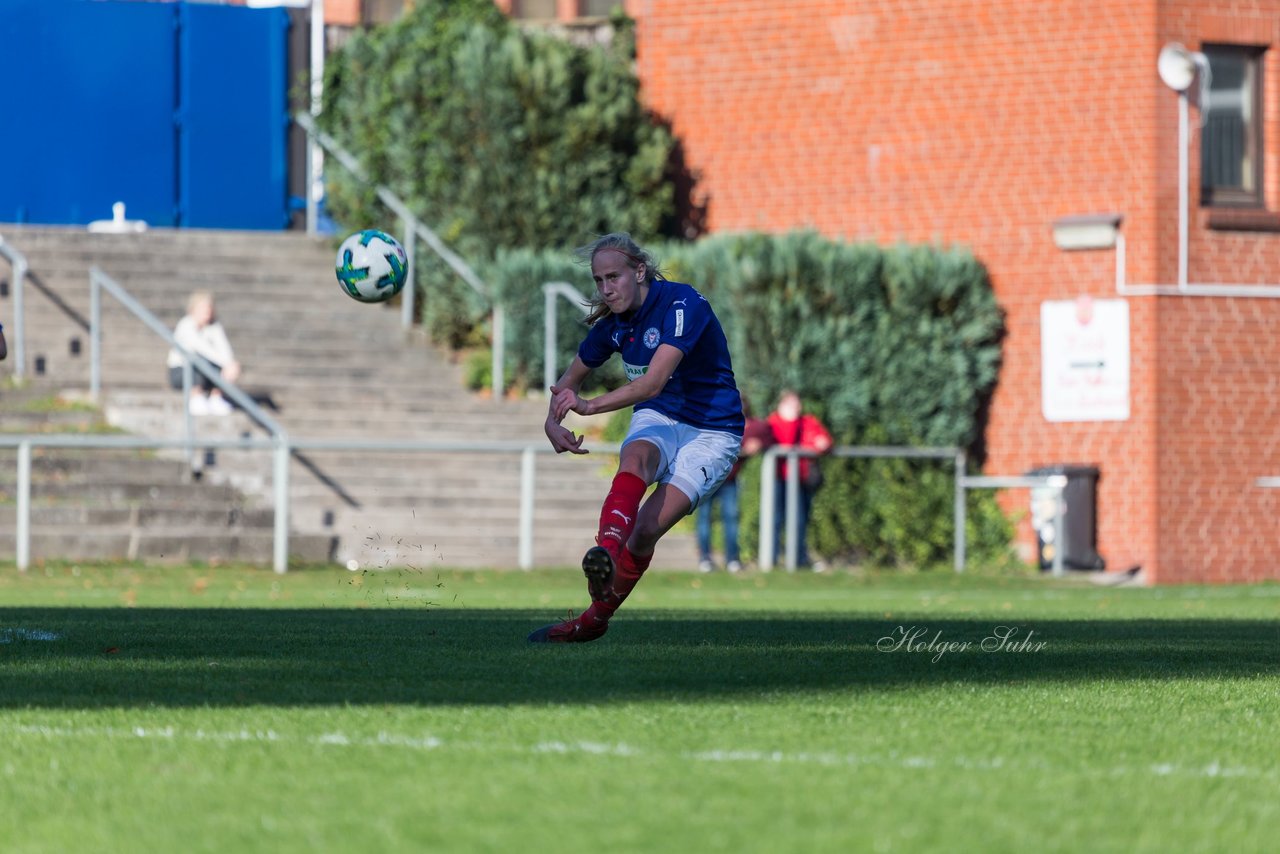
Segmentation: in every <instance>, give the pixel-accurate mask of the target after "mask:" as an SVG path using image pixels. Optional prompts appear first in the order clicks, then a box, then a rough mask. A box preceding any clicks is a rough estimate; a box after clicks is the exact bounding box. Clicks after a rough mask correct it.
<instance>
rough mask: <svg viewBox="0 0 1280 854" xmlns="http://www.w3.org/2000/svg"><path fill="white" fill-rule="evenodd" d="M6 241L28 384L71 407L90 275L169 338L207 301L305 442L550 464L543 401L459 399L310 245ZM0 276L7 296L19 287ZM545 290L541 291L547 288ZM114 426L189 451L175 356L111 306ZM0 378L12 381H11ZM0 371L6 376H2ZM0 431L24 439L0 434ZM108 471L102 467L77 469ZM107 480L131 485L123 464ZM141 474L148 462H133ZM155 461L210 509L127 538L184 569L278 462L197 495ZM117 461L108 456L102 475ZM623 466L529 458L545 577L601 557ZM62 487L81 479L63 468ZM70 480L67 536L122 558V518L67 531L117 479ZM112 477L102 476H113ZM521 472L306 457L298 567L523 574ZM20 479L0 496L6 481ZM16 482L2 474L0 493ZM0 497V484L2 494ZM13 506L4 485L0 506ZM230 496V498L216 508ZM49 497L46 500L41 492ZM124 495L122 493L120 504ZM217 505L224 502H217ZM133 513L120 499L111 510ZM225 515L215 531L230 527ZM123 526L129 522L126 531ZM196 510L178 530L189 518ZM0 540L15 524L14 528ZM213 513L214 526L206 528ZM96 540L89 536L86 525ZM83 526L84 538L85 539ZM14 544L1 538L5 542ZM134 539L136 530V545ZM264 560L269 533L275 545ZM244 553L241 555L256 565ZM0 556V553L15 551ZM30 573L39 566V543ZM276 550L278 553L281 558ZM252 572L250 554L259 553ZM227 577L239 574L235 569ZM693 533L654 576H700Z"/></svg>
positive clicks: (439, 363) (235, 472)
mask: <svg viewBox="0 0 1280 854" xmlns="http://www.w3.org/2000/svg"><path fill="white" fill-rule="evenodd" d="M0 233H3V234H4V236H5V239H6V240H7V241H8V242H9V243H10V244H11V245H13V246H14V247H16V248H17V249H18V250H20V251H21V252H23V253H24V254H25V255H26V256H27V259H28V261H29V262H30V265H31V274H30V275H29V278H28V282H27V291H26V300H25V309H26V315H27V340H26V349H27V357H28V358H27V362H28V371H29V372H30V371H31V370H32V368H33V365H35V364H36V362H37V360H39V364H40V367H42V368H43V372H42V373H41V374H39V375H38V376H35V377H34V384H35V385H37V386H40V387H44V388H48V389H55V390H57V391H58V392H65V393H66V394H67V395H69V396H71V397H74V396H75V395H83V393H84V391H85V390H86V389H87V387H88V379H89V356H88V353H89V344H88V334H87V318H88V314H89V287H88V269H89V267H90V266H92V265H96V266H98V267H100V268H102V269H103V271H104V272H106V273H107V274H108V275H110V276H111V277H112V278H113V279H115V280H116V281H117V282H119V283H120V284H121V285H122V286H124V287H125V288H126V289H127V290H128V291H129V292H130V293H131V294H132V295H133V296H134V297H135V298H136V299H138V300H139V301H140V302H141V303H142V304H143V305H145V306H147V307H148V308H150V309H151V311H153V312H154V313H155V314H156V315H157V316H158V317H159V318H160V319H161V320H162V321H163V322H164V323H165V324H166V325H168V326H170V327H172V326H173V324H175V323H176V322H177V320H178V319H179V318H180V317H181V315H182V313H183V309H184V306H185V303H186V298H187V295H188V294H189V293H190V292H191V291H192V290H195V289H205V290H209V291H211V292H212V293H213V294H214V295H215V298H216V301H217V306H218V314H219V319H220V320H221V321H222V322H223V324H224V325H225V326H226V328H227V331H228V335H229V336H230V338H231V341H232V344H233V346H234V347H235V349H236V351H237V356H238V358H239V359H240V361H241V362H242V363H243V365H244V367H245V371H244V375H243V377H242V378H241V385H242V387H244V388H245V389H246V390H248V391H250V392H251V393H252V394H253V396H254V397H255V399H256V400H258V401H259V402H260V403H261V404H263V405H264V408H266V409H267V410H268V412H270V413H271V414H272V416H273V417H274V418H275V419H276V420H277V421H279V422H280V423H281V424H282V425H284V427H285V428H286V429H287V430H288V431H289V434H290V436H291V437H292V438H294V439H314V440H330V439H332V440H341V439H360V440H368V439H387V440H399V439H421V440H431V441H490V440H493V441H502V442H517V443H527V444H530V445H534V446H536V447H539V448H541V447H544V446H545V445H546V439H545V437H544V436H543V434H542V421H543V418H544V417H545V413H546V404H545V401H543V400H542V399H519V400H517V399H507V400H498V401H494V400H490V399H486V398H485V397H484V396H478V395H475V394H473V393H471V392H469V391H467V390H466V389H465V388H464V386H463V382H462V375H461V369H460V368H459V366H458V365H457V364H454V363H453V362H452V361H451V360H450V359H449V358H448V357H447V356H446V355H445V354H442V353H441V352H439V351H438V350H437V349H436V348H434V347H433V346H432V345H431V344H430V343H429V342H427V341H426V340H425V339H424V337H423V336H422V335H421V333H419V332H416V331H415V332H408V333H406V332H405V331H403V330H402V329H401V327H400V322H399V318H400V313H399V307H398V305H390V306H369V305H362V304H360V303H357V302H355V301H353V300H351V299H349V298H347V297H346V296H344V295H343V294H342V293H341V291H340V290H339V289H338V285H337V282H336V281H335V280H334V277H333V273H332V263H333V249H332V247H331V245H330V242H329V241H328V240H327V239H315V238H309V237H307V236H305V235H302V234H299V233H292V232H290V233H278V232H277V233H259V232H225V231H197V230H152V231H148V232H146V233H143V234H130V235H107V234H88V233H86V232H83V231H81V230H79V229H64V228H50V227H22V226H0ZM7 275H8V271H7V268H6V266H5V265H0V278H7ZM537 284H538V283H531V285H530V286H531V287H536V286H537ZM11 300H12V294H11V293H10V292H6V294H5V295H0V316H3V317H5V318H6V319H11V318H12V309H11V306H10V305H7V303H9V302H10V301H11ZM102 316H103V328H104V335H103V357H102V377H103V395H104V397H103V407H102V412H103V414H104V416H105V420H106V421H107V422H108V423H109V424H110V425H112V426H113V427H115V428H119V429H124V430H127V431H129V432H131V433H137V434H142V435H147V436H180V435H181V434H182V429H183V411H182V401H181V400H180V397H181V395H180V394H179V393H177V392H174V391H172V390H170V389H169V388H168V386H167V377H166V369H165V365H164V360H165V353H166V347H165V345H164V344H163V342H161V341H160V339H159V338H158V337H156V336H155V335H154V334H152V333H151V332H150V331H148V330H147V329H146V328H145V327H144V326H143V325H142V323H141V322H140V321H139V320H137V319H136V318H135V317H134V316H133V315H132V314H130V313H129V312H128V311H127V310H126V309H124V308H123V307H122V306H120V305H119V304H118V303H117V302H116V301H115V300H114V299H113V298H111V297H110V296H108V295H105V294H104V296H103V301H102ZM4 364H7V363H0V365H4ZM0 370H4V368H3V367H0ZM7 400H8V397H3V398H0V406H4V405H5V401H7ZM3 429H4V430H5V431H6V432H16V431H15V430H13V429H11V427H10V426H8V425H6V426H5V427H4V428H3ZM196 430H197V436H199V437H209V438H214V437H218V438H234V437H237V436H244V435H252V436H264V435H265V433H264V432H263V431H262V430H261V429H260V428H259V427H258V426H257V425H255V424H254V423H253V422H252V421H251V420H250V419H249V418H248V417H247V416H246V415H245V414H243V413H239V412H237V413H235V414H233V415H231V416H226V417H221V418H219V417H201V418H198V419H196ZM82 453H83V454H84V455H86V456H93V457H95V458H97V457H104V455H106V456H110V455H107V454H106V452H103V451H96V452H82ZM115 456H117V457H121V458H123V460H118V461H117V462H123V465H122V466H121V467H120V469H117V470H116V471H115V474H113V475H112V477H117V478H118V477H120V476H121V473H122V472H121V469H127V468H129V466H128V465H127V458H128V456H129V455H128V454H127V453H125V452H120V453H119V454H116V455H115ZM133 456H134V458H135V459H138V458H140V457H141V456H142V455H138V454H134V455H133ZM150 456H151V457H153V458H155V459H154V460H152V462H156V463H160V462H164V463H166V464H171V465H176V466H177V467H178V468H177V469H175V470H174V471H175V472H176V473H172V472H171V473H169V474H165V473H162V472H160V471H159V469H156V470H150V469H148V468H147V466H145V465H142V464H141V463H139V464H138V465H137V466H136V467H135V468H136V471H133V472H130V474H131V475H134V476H136V480H137V481H138V482H139V483H148V482H149V483H151V485H153V486H156V487H161V486H164V485H166V484H172V483H183V482H184V481H185V482H188V483H187V485H188V486H195V487H197V488H198V489H200V490H204V491H206V492H207V495H208V496H210V497H211V500H210V501H204V500H203V499H201V500H200V501H197V500H196V499H195V498H194V497H193V496H188V497H184V498H181V499H179V498H176V497H175V498H174V499H173V502H174V503H172V504H171V505H170V510H172V511H175V512H170V513H159V512H154V513H152V512H144V511H143V510H141V509H138V511H137V512H136V513H134V515H133V516H130V517H128V518H129V519H136V520H137V521H136V524H135V523H133V522H131V523H130V524H132V525H133V527H134V528H137V527H138V526H142V527H145V528H146V529H147V530H148V531H154V536H153V539H154V540H155V545H154V546H153V545H152V544H151V543H150V542H149V541H148V542H147V543H142V542H140V541H139V538H138V537H133V538H132V539H131V540H129V542H133V543H135V545H134V546H133V548H134V549H135V550H136V551H137V553H138V554H139V556H149V555H152V554H157V553H158V552H159V551H161V550H162V549H163V550H165V551H164V553H165V554H166V556H167V555H169V554H172V553H174V551H173V550H176V549H177V546H176V545H164V546H162V545H161V541H162V539H163V536H164V535H163V534H162V532H164V531H169V532H172V534H173V536H174V537H175V538H176V539H174V540H172V541H171V543H173V544H176V543H178V542H179V541H182V540H184V538H185V541H186V542H187V543H188V544H189V548H188V550H187V554H191V555H195V554H197V553H198V552H200V551H201V550H200V549H198V548H196V547H195V546H196V545H197V544H198V543H199V542H200V540H199V537H198V533H197V532H198V531H202V530H204V526H205V525H208V524H212V523H211V521H210V520H211V519H214V520H216V519H222V520H232V519H234V520H236V521H237V523H238V524H240V525H241V526H242V527H244V526H246V525H247V524H248V523H249V522H250V521H251V520H252V521H253V522H255V524H256V523H257V522H259V521H261V518H262V514H264V513H265V514H266V515H267V516H269V515H270V510H271V503H270V502H271V455H270V453H269V452H267V451H239V450H234V451H233V450H225V449H223V450H218V451H216V452H210V453H207V454H205V453H202V454H199V455H198V462H199V463H200V464H201V471H200V477H199V480H198V482H197V483H195V484H191V483H189V482H190V481H191V480H192V477H191V473H190V466H189V465H188V461H186V460H185V459H183V458H182V455H181V453H180V452H177V451H172V452H170V451H161V452H155V453H152V454H150ZM104 459H105V457H104ZM613 463H614V460H613V459H612V458H610V457H607V456H594V455H593V456H587V457H569V456H567V455H566V456H564V457H556V456H554V455H548V454H539V455H538V456H537V458H536V469H537V478H536V490H535V507H536V513H535V518H534V553H533V559H534V563H535V564H536V565H554V566H563V565H571V564H574V563H576V562H577V559H578V558H579V556H580V555H581V553H582V551H583V549H584V548H585V547H586V546H587V545H589V544H590V543H591V542H592V538H593V535H594V531H595V522H596V518H597V516H598V513H599V506H600V501H601V499H602V498H603V496H604V493H605V492H606V491H607V488H608V483H609V477H610V475H611V474H612V466H613ZM59 465H60V466H62V469H63V470H64V471H65V472H67V473H68V478H70V473H71V472H72V471H73V469H74V466H72V465H71V464H70V463H59ZM78 465H81V466H82V468H81V469H79V470H77V471H78V474H77V475H76V476H77V477H79V478H80V480H79V481H76V480H75V479H74V478H70V479H69V480H68V481H67V494H66V495H64V496H63V497H61V498H59V500H58V501H57V507H58V508H59V512H60V513H63V514H65V518H66V519H67V520H69V521H68V525H69V527H71V528H75V527H77V525H78V527H79V528H80V529H84V528H85V527H86V526H92V527H93V528H94V531H95V532H101V533H102V536H103V539H104V541H105V540H107V539H110V540H111V542H113V543H117V544H118V543H119V542H121V541H122V540H121V537H120V536H119V535H118V534H113V535H112V537H107V535H106V533H105V532H106V531H108V530H114V529H115V528H116V526H120V527H121V528H126V527H128V525H126V524H125V518H126V517H124V516H122V515H117V516H107V515H100V516H80V517H77V516H75V512H80V511H73V510H71V509H69V508H70V507H72V506H73V505H72V504H71V503H69V501H70V498H71V497H73V495H74V494H77V488H79V490H80V491H79V493H78V494H80V495H81V496H83V498H84V499H85V500H84V501H82V503H81V505H80V506H81V510H82V511H83V512H84V513H88V512H89V510H90V509H91V508H94V507H97V509H100V510H105V509H107V508H109V507H113V506H114V504H113V501H115V500H116V499H114V498H101V497H100V498H99V499H97V501H98V505H105V506H97V505H95V504H94V503H93V502H92V501H90V500H89V498H90V496H91V495H93V494H95V493H94V492H93V490H92V489H91V488H90V487H91V486H95V487H96V485H97V484H104V483H109V482H111V478H109V477H108V476H107V473H106V471H103V470H97V469H95V468H94V467H93V466H90V464H89V463H88V462H86V461H83V460H82V461H81V462H80V463H78ZM101 465H106V463H102V464H101ZM520 468H521V467H520V457H519V455H518V454H515V453H507V454H494V453H471V452H466V453H464V452H451V453H442V452H431V453H425V452H404V451H396V452H366V451H338V450H309V451H304V452H299V453H297V454H295V457H294V459H293V462H292V464H291V469H290V475H289V477H290V497H291V502H292V512H291V517H290V528H291V531H293V534H292V537H291V555H292V556H293V557H298V558H300V557H308V558H311V559H315V556H316V555H317V553H319V554H320V559H330V560H334V561H337V562H339V563H346V562H347V561H349V560H357V561H359V562H360V563H361V564H362V565H365V566H375V567H381V566H402V565H409V566H415V567H419V568H421V567H424V566H430V565H441V566H451V567H452V566H459V567H507V566H515V565H516V562H517V558H518V528H519V525H518V519H519V501H520ZM12 471H13V469H12V467H8V475H7V476H8V477H9V478H10V479H11V478H12ZM5 476H6V475H5V474H4V473H3V472H2V471H0V478H3V477H5ZM5 482H6V481H4V480H3V479H0V484H4V483H5ZM3 488H4V487H3V486H2V485H0V489H3ZM216 489H226V490H227V491H226V492H225V493H218V492H215V490H216ZM49 494H50V495H51V496H52V495H53V493H49ZM112 495H113V496H114V495H116V493H112ZM215 495H217V496H218V497H217V498H216V499H212V496H215ZM119 496H120V500H121V501H123V496H124V493H119ZM217 508H221V511H220V512H221V515H219V510H218V509H217ZM124 509H131V508H119V511H120V512H123V510H124ZM188 510H189V511H190V512H189V513H188V514H187V515H186V516H185V517H184V516H183V513H185V512H186V511H188ZM3 512H4V508H3V507H2V506H0V525H5V522H4V520H5V519H7V518H9V517H7V516H4V515H2V514H3ZM206 512H207V513H212V514H213V515H212V516H208V515H201V514H204V513H206ZM59 518H62V517H59V516H58V514H57V513H54V512H53V510H52V509H51V510H50V515H49V516H48V518H47V519H46V520H45V521H43V522H42V523H41V527H40V529H39V530H40V531H46V530H47V531H49V532H50V535H51V537H53V540H52V541H51V543H50V548H52V547H53V546H54V545H56V544H57V542H58V540H57V534H56V530H57V526H58V524H60V523H58V522H57V519H59ZM91 518H92V519H93V520H94V521H93V522H90V521H89V520H90V519H91ZM75 519H81V520H82V521H81V522H79V523H76V522H75V521H74V520H75ZM10 529H11V526H8V525H5V530H10ZM131 530H132V528H131ZM266 530H267V538H268V541H269V536H270V533H269V532H270V526H269V523H268V525H267V526H266ZM247 538H248V535H247V534H246V539H245V542H244V543H243V544H240V545H238V546H237V548H238V549H239V553H242V554H248V553H249V551H250V550H251V549H250V547H249V545H248V539H247ZM9 542H10V540H6V539H4V538H3V537H0V554H3V553H4V550H5V549H9V548H11V547H10V546H8V545H7V544H8V543H9ZM32 552H33V556H38V555H39V554H41V552H38V551H37V548H36V544H35V542H34V541H33V546H32ZM269 553H270V545H269V542H268V545H267V547H266V554H267V555H268V556H269ZM255 554H256V553H255ZM226 557H228V558H230V557H231V555H226ZM695 562H696V553H695V549H694V546H693V543H692V536H691V534H690V533H687V532H684V531H681V530H677V531H674V532H672V533H671V534H670V535H668V538H667V539H666V540H664V543H663V545H662V546H661V547H660V549H659V552H658V556H657V559H656V560H655V566H666V567H673V568H688V567H692V566H693V565H694V564H695Z"/></svg>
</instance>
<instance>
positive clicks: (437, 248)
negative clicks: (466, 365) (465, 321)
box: [294, 113, 506, 401]
mask: <svg viewBox="0 0 1280 854" xmlns="http://www.w3.org/2000/svg"><path fill="white" fill-rule="evenodd" d="M294 121H296V122H297V123H298V126H299V127H300V128H302V129H303V130H304V131H305V132H306V134H307V140H308V143H314V144H318V145H319V146H320V147H321V148H323V149H324V150H325V151H326V152H327V153H329V154H331V155H333V157H334V158H335V159H336V160H337V161H338V162H339V163H341V164H342V166H343V168H345V169H346V170H347V171H348V172H350V173H351V175H352V176H353V177H355V178H356V179H358V180H360V181H364V182H366V183H368V178H367V177H366V176H365V172H364V168H363V167H362V166H361V165H360V161H358V160H356V158H355V157H354V156H353V155H352V154H351V153H350V152H349V151H347V150H346V149H345V148H343V147H342V146H341V145H340V144H339V143H338V141H337V140H336V139H334V138H333V137H332V136H330V135H329V134H327V133H325V132H324V131H322V130H320V128H319V127H318V126H317V125H316V123H315V120H314V119H313V118H312V117H311V116H309V115H307V114H306V113H298V114H297V115H295V116H294ZM307 169H308V172H309V173H310V172H311V171H312V170H313V169H314V158H308V159H307ZM317 180H318V176H316V175H314V174H308V175H307V187H308V196H310V193H311V192H312V190H311V188H312V187H314V186H315V184H316V181H317ZM373 189H374V192H375V193H376V194H377V196H378V199H379V200H380V201H381V202H382V203H383V204H384V205H386V206H387V208H389V209H390V210H391V212H392V213H394V214H395V215H396V216H398V217H400V224H401V228H402V229H403V231H402V233H403V235H404V237H403V239H404V242H405V254H407V255H408V256H409V257H408V264H407V270H406V273H405V276H406V278H407V279H408V282H409V286H408V287H406V288H405V289H404V290H403V291H402V292H401V293H402V294H403V296H402V297H401V303H400V307H401V315H400V323H401V325H402V326H403V327H404V328H405V329H408V328H409V327H410V326H412V325H413V304H414V299H415V298H416V296H417V293H416V289H415V287H414V278H413V271H414V259H415V257H416V254H417V252H416V247H417V238H419V237H420V238H422V240H423V241H424V242H425V243H426V244H427V246H429V247H431V249H432V251H434V252H435V253H436V254H437V255H439V256H440V258H441V259H442V260H443V261H444V262H445V263H446V264H448V265H449V268H450V269H452V270H453V271H454V272H455V273H457V274H458V276H459V277H460V278H461V279H462V280H463V281H464V282H466V283H467V284H468V285H470V286H471V288H472V290H474V291H475V292H476V293H478V294H480V296H482V297H484V298H485V299H487V300H488V301H489V304H490V306H491V307H492V310H493V315H492V318H491V322H492V325H493V364H492V389H493V399H494V400H498V401H500V400H502V393H503V389H504V386H505V382H504V377H503V372H504V367H503V366H504V363H505V360H506V318H505V316H504V313H503V310H502V305H501V304H500V303H498V301H497V300H496V299H494V296H493V293H492V292H491V291H490V289H489V286H488V285H486V284H485V283H484V282H483V281H481V279H480V277H479V276H478V275H476V272H475V270H473V269H472V268H471V265H469V264H468V263H467V262H466V261H464V260H463V259H462V258H461V257H460V256H459V255H458V254H457V253H456V252H454V251H453V250H452V249H450V248H449V247H448V245H447V244H445V242H444V241H443V240H441V239H440V235H438V234H436V233H435V231H433V230H432V229H431V228H430V227H429V226H428V225H427V224H426V223H424V222H423V221H422V220H421V219H419V218H418V217H417V216H415V215H414V213H413V211H412V210H410V209H409V206H408V205H407V204H405V202H404V201H403V200H402V199H401V198H400V197H399V196H397V195H396V194H395V193H393V192H391V190H390V189H389V188H387V187H385V186H383V185H381V184H379V185H377V186H375V187H374V188H373ZM316 219H317V213H316V210H315V206H314V205H308V206H307V233H308V234H312V235H314V234H315V233H316V227H317V222H316Z"/></svg>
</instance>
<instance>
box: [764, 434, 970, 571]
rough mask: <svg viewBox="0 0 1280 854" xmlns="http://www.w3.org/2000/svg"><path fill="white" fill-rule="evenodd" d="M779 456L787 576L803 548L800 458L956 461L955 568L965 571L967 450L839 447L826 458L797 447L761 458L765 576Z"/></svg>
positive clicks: (770, 557) (770, 561) (771, 546)
mask: <svg viewBox="0 0 1280 854" xmlns="http://www.w3.org/2000/svg"><path fill="white" fill-rule="evenodd" d="M780 456H785V457H786V459H787V479H786V490H787V492H786V501H787V507H786V518H785V520H784V525H785V533H786V539H787V548H786V555H785V559H786V564H785V566H786V569H787V571H788V572H794V571H795V569H796V559H797V555H798V553H799V549H800V544H799V542H798V540H797V535H798V532H799V527H800V524H799V507H800V466H799V465H797V463H798V462H799V459H800V457H811V458H812V457H820V456H831V457H851V458H860V459H936V460H954V462H955V469H956V488H955V505H954V519H955V525H956V534H955V539H954V543H955V548H954V552H955V563H954V565H955V571H956V572H963V571H964V552H965V542H964V537H965V513H966V510H965V502H964V487H963V480H964V476H965V475H964V472H965V464H966V454H965V452H964V450H962V449H960V448H950V447H941V448H930V447H914V446H906V445H839V446H837V447H834V448H832V449H831V450H830V451H828V452H827V453H826V454H819V453H818V452H817V451H813V450H810V449H808V448H800V447H797V446H794V445H774V446H773V447H771V448H769V449H768V450H766V451H765V452H764V454H763V455H762V460H763V466H762V467H761V469H760V568H761V569H762V570H764V571H765V572H768V571H769V570H771V569H773V553H774V551H775V546H776V544H775V542H774V514H775V513H776V512H777V510H776V508H775V506H774V504H775V501H774V495H775V492H776V487H775V484H776V483H777V472H778V467H777V465H776V464H775V461H776V460H777V458H778V457H780Z"/></svg>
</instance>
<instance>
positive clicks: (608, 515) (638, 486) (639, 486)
mask: <svg viewBox="0 0 1280 854" xmlns="http://www.w3.org/2000/svg"><path fill="white" fill-rule="evenodd" d="M648 488H649V485H648V484H647V483H645V482H644V480H643V479H641V478H639V477H636V476H635V475H634V474H630V473H629V472H618V474H617V475H615V476H614V478H613V485H612V486H611V487H610V488H609V494H608V495H607V496H605V499H604V506H603V507H601V508H600V532H599V533H598V534H596V542H597V543H599V544H600V545H601V546H603V547H604V548H605V549H607V550H608V552H609V554H611V555H613V559H614V561H616V562H618V563H621V559H622V553H623V552H624V551H626V545H627V540H628V539H629V538H630V537H631V531H632V529H633V528H635V526H636V515H637V514H638V513H639V512H640V499H642V498H644V491H645V490H646V489H648Z"/></svg>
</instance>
